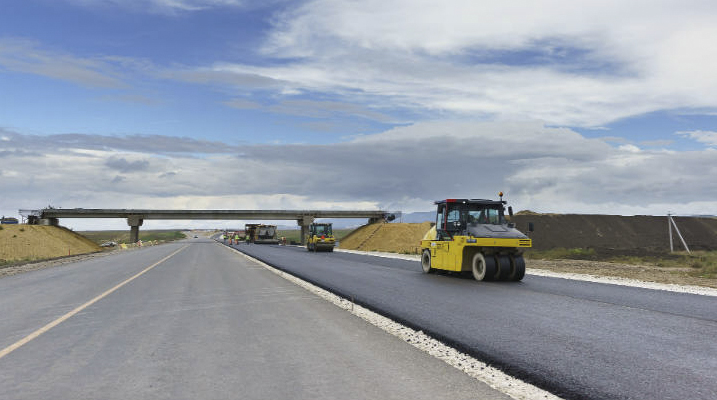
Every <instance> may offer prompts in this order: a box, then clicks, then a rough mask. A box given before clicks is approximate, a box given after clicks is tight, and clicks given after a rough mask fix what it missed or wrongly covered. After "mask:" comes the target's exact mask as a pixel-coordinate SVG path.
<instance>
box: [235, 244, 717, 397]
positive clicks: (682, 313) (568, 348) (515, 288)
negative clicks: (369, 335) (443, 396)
mask: <svg viewBox="0 0 717 400" xmlns="http://www.w3.org/2000/svg"><path fill="white" fill-rule="evenodd" d="M234 247H235V248H237V249H239V250H241V251H243V252H245V253H247V254H249V255H251V256H253V257H256V258H258V259H260V260H262V261H264V262H266V263H268V264H270V265H273V266H275V267H277V268H279V269H282V270H285V271H287V272H291V273H292V274H294V275H296V276H298V277H300V278H302V279H305V280H307V281H310V282H312V283H314V284H316V285H318V286H321V287H323V288H325V289H329V290H331V291H333V292H335V293H337V294H339V295H342V296H344V297H351V298H353V299H354V300H355V301H356V302H357V303H359V304H362V305H364V306H367V307H369V308H371V309H373V310H375V311H377V312H379V313H382V314H384V315H386V316H389V317H391V318H393V319H396V320H398V321H400V322H402V323H404V324H406V325H409V326H411V327H413V328H416V329H422V330H423V331H424V332H427V333H429V334H431V335H432V336H434V337H436V338H438V339H440V340H442V341H444V342H446V343H448V344H450V345H452V346H454V347H457V348H459V349H461V350H463V351H466V352H468V353H470V354H472V355H474V356H475V357H476V358H478V359H481V360H483V361H486V362H488V363H491V364H493V365H495V366H498V367H500V368H501V369H503V370H504V371H506V372H508V373H509V374H511V375H514V376H517V377H520V378H522V379H524V380H526V381H528V382H531V383H534V384H536V385H537V386H539V387H543V388H545V389H547V390H549V391H551V392H553V393H555V394H557V395H559V396H561V397H564V398H570V399H583V398H590V399H717V379H716V377H717V372H716V371H717V340H715V337H717V298H715V297H708V296H700V295H691V294H681V293H672V292H666V291H658V290H649V289H641V288H631V287H624V286H617V285H607V284H598V283H589V282H582V281H572V280H566V279H557V278H545V277H536V276H530V275H528V276H526V277H525V279H524V280H523V281H522V282H517V283H514V282H476V281H474V280H472V279H466V278H462V277H459V276H456V275H440V274H436V275H425V274H423V273H422V272H421V267H420V263H419V262H417V261H404V260H398V259H389V258H382V257H374V256H363V255H356V254H347V253H337V252H334V253H309V252H307V251H306V249H305V248H300V247H284V246H270V245H248V244H240V245H236V246H234Z"/></svg>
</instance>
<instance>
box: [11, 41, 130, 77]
mask: <svg viewBox="0 0 717 400" xmlns="http://www.w3.org/2000/svg"><path fill="white" fill-rule="evenodd" d="M0 67H2V68H5V69H7V70H9V71H14V72H20V73H30V74H35V75H41V76H45V77H49V78H54V79H60V80H65V81H70V82H74V83H78V84H81V85H84V86H88V87H97V88H121V87H124V86H125V84H124V82H123V81H122V78H121V74H120V72H118V71H119V70H118V68H116V67H115V66H114V65H112V64H111V63H110V62H108V60H106V59H102V58H83V57H76V56H73V55H70V54H65V53H61V52H57V51H51V50H47V49H43V48H41V47H40V46H39V45H38V44H37V43H35V42H33V41H31V40H25V39H12V38H0Z"/></svg>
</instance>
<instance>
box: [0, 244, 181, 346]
mask: <svg viewBox="0 0 717 400" xmlns="http://www.w3.org/2000/svg"><path fill="white" fill-rule="evenodd" d="M187 247H189V245H186V246H184V247H182V248H180V249H178V250H177V251H175V252H173V253H172V254H170V255H168V256H167V257H164V258H163V259H161V260H159V261H157V262H156V263H154V264H152V265H150V266H149V267H147V268H145V269H143V270H142V271H140V272H138V273H136V274H135V275H133V276H131V277H130V278H127V279H125V280H124V281H122V282H121V283H118V284H117V285H116V286H114V287H113V288H111V289H109V290H107V291H106V292H104V293H102V294H100V295H99V296H97V297H95V298H94V299H92V300H90V301H88V302H86V303H84V304H82V305H81V306H78V307H77V308H75V309H74V310H72V311H70V312H68V313H67V314H65V315H63V316H61V317H60V318H58V319H56V320H54V321H52V322H50V323H49V324H47V325H45V326H43V327H42V328H40V329H38V330H36V331H35V332H32V333H31V334H29V335H27V336H25V337H24V338H22V339H20V340H18V341H17V342H15V343H13V344H11V345H10V346H8V347H6V348H4V349H2V350H1V351H0V358H3V357H5V356H6V355H8V354H10V353H12V352H13V351H15V350H17V349H18V348H19V347H21V346H23V345H25V344H26V343H28V342H30V341H31V340H33V339H35V338H37V337H38V336H40V335H42V334H43V333H45V332H47V331H49V330H50V329H52V328H54V327H56V326H57V325H59V324H60V323H62V322H63V321H65V320H67V319H69V318H70V317H72V316H73V315H75V314H77V313H78V312H80V311H82V310H84V309H85V308H87V307H89V306H91V305H93V304H95V303H96V302H98V301H100V300H102V299H103V298H105V297H107V296H109V295H110V294H112V292H114V291H116V290H117V289H119V288H121V287H122V286H124V285H126V284H128V283H130V282H132V281H133V280H135V279H137V278H138V277H140V276H141V275H142V274H144V273H145V272H147V271H149V270H150V269H152V268H154V267H156V266H157V265H159V264H161V263H163V262H165V261H167V260H169V259H170V258H171V257H173V256H174V255H175V254H177V253H179V252H180V251H182V250H184V249H186V248H187Z"/></svg>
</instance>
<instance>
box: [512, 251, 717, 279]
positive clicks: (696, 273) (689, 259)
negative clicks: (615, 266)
mask: <svg viewBox="0 0 717 400" xmlns="http://www.w3.org/2000/svg"><path fill="white" fill-rule="evenodd" d="M525 257H526V258H528V259H536V260H555V259H574V260H601V261H610V262H617V263H622V264H633V265H645V264H647V265H655V266H658V267H661V268H673V269H675V273H680V274H685V273H686V274H687V275H689V276H692V277H696V278H710V279H715V278H717V251H693V252H692V253H691V254H688V253H687V252H675V253H664V254H659V255H647V256H627V255H618V256H613V255H609V254H597V253H596V252H595V250H593V249H582V248H576V249H564V248H558V249H551V250H533V249H531V250H530V251H527V252H526V253H525ZM685 268H689V271H687V272H684V269H685ZM679 270H682V271H679Z"/></svg>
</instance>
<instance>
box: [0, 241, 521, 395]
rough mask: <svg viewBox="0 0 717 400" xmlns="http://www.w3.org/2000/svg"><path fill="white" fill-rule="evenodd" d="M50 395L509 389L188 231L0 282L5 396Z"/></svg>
mask: <svg viewBox="0 0 717 400" xmlns="http://www.w3.org/2000/svg"><path fill="white" fill-rule="evenodd" d="M263 250H265V251H268V252H270V253H275V254H280V255H282V256H285V255H290V254H294V255H296V256H302V257H303V258H304V261H303V263H304V264H306V263H307V262H309V260H312V258H310V256H309V255H306V254H304V253H302V252H299V251H296V249H291V248H269V247H266V248H264V249H263ZM316 259H318V257H317V258H316ZM326 265H330V261H329V264H326ZM376 268H378V267H376ZM389 271H390V269H389ZM396 284H399V282H396ZM50 398H51V399H73V400H74V399H100V398H101V399H145V398H146V399H149V398H151V399H228V398H241V399H312V400H313V399H338V398H340V399H442V398H450V399H507V396H505V395H503V394H501V393H498V392H496V391H494V390H492V389H490V388H488V387H487V386H486V385H484V384H482V383H480V382H479V381H477V380H475V379H473V378H470V377H468V376H467V375H466V374H464V373H463V372H461V371H458V370H457V369H455V368H452V367H450V366H448V365H447V364H445V363H444V362H442V361H439V360H437V359H435V358H433V357H431V356H429V355H427V354H426V353H423V352H421V351H419V350H417V349H415V348H413V347H411V346H410V345H408V344H406V343H405V342H403V341H401V340H400V339H398V338H396V337H394V336H391V335H389V334H387V333H385V332H383V331H381V330H379V329H378V328H375V327H374V326H372V325H369V324H367V323H366V322H364V321H363V320H361V319H359V318H356V317H354V316H353V315H351V314H349V313H347V312H345V311H343V310H341V309H339V308H337V307H335V306H334V305H332V304H330V303H328V302H326V301H324V300H322V299H320V298H319V297H317V296H315V295H313V294H311V293H310V292H308V291H306V290H304V289H303V288H300V287H298V286H296V285H294V284H292V283H290V282H288V281H286V280H284V279H282V278H281V277H279V276H277V275H275V274H273V273H272V272H269V271H268V270H267V269H265V268H263V267H260V266H258V265H257V264H256V263H254V262H251V261H249V260H247V259H246V258H245V257H243V256H241V255H239V254H237V253H236V252H234V251H232V250H231V249H228V248H227V247H225V246H223V245H221V244H218V243H216V242H214V241H211V240H209V239H190V240H185V241H181V242H177V243H172V244H166V245H162V246H156V247H146V248H143V249H139V250H132V251H126V252H120V253H118V254H114V255H109V256H105V257H99V258H93V259H90V260H85V261H81V262H76V263H72V264H64V265H60V266H57V267H53V268H48V269H44V270H37V271H32V272H28V273H24V274H20V275H15V276H10V277H6V278H3V279H0V399H3V400H13V399H50Z"/></svg>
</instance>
